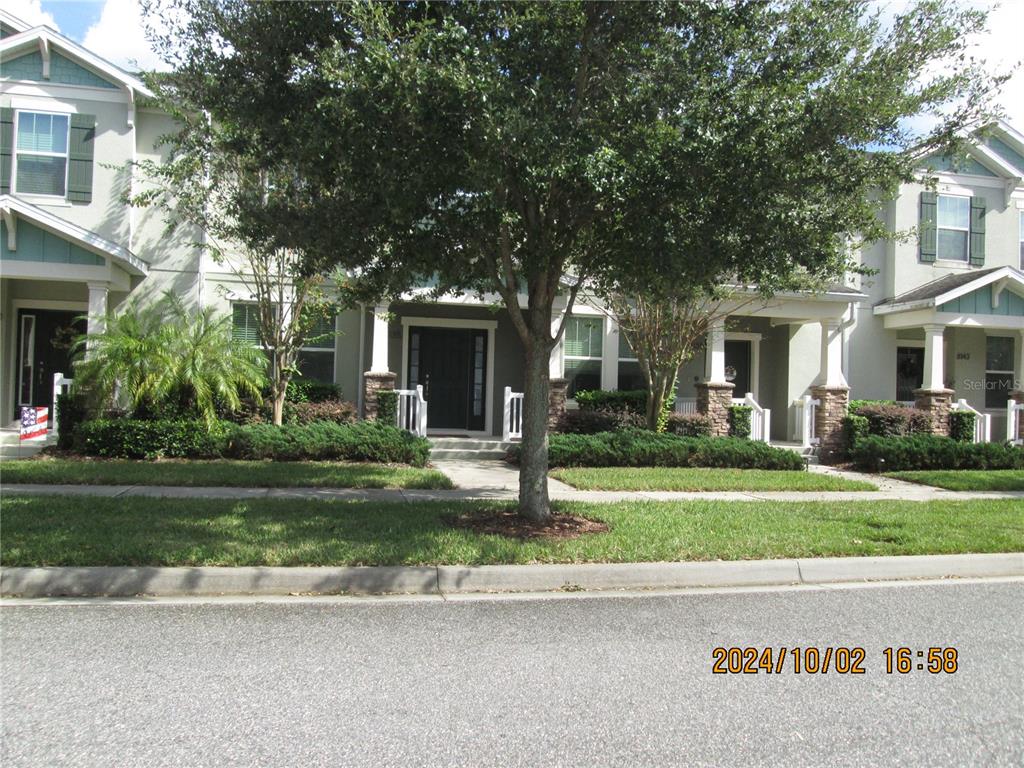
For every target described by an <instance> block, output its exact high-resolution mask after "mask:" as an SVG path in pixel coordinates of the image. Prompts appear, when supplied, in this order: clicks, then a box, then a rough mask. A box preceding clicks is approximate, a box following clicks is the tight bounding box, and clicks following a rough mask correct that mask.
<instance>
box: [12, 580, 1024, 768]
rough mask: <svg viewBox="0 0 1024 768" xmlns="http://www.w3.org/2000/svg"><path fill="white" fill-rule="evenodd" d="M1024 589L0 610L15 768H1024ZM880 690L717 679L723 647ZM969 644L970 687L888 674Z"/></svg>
mask: <svg viewBox="0 0 1024 768" xmlns="http://www.w3.org/2000/svg"><path fill="white" fill-rule="evenodd" d="M1022 609H1024V582H1019V581H1018V582H999V583H996V582H988V583H972V584H964V583H961V584H957V583H944V584H933V585H913V586H898V587H871V588H850V589H817V590H789V591H780V590H775V591H745V592H736V591H733V592H717V593H714V592H700V593H692V592H691V593H680V594H671V595H647V596H632V597H630V596H625V597H608V596H602V597H589V596H584V597H580V596H566V597H563V598H561V599H550V598H545V599H500V600H498V599H476V600H466V601H463V600H459V601H452V602H447V603H443V602H440V601H437V600H396V599H390V600H354V599H351V600H348V601H345V600H329V599H320V600H306V601H299V602H296V601H293V602H284V603H282V602H227V603H180V602H163V603H154V604H149V605H145V604H137V603H134V604H116V603H109V602H107V603H98V602H93V603H88V604H81V603H79V604H65V605H53V604H50V605H42V604H36V605H32V606H26V605H10V604H8V605H6V606H4V607H3V608H0V641H2V646H0V651H2V659H0V665H2V670H0V671H2V677H0V682H2V697H3V698H2V712H0V714H2V729H3V731H2V736H3V753H2V755H0V757H2V764H3V765H4V766H5V768H15V766H29V765H31V766H62V765H73V766H146V767H147V768H152V767H153V766H165V765H173V766H221V765H224V766H243V765H244V766H249V765H254V766H255V765H259V766H340V765H365V766H383V765H402V766H406V765H424V766H438V765H467V766H484V765H524V766H525V765H530V766H547V765H616V766H618V765H626V766H644V765H651V766H661V765H688V766H694V765H787V766H796V765H828V766H836V765H856V766H865V765H896V764H900V765H914V764H917V765H932V766H934V765H956V766H964V765H985V766H999V765H1007V766H1009V765H1012V766H1020V765H1022V764H1024V636H1022V635H1024V633H1022V629H1024V626H1022V621H1024V619H1022V617H1024V610H1022ZM720 645H721V646H756V647H759V648H763V647H765V646H768V645H770V646H773V647H776V648H777V647H779V646H786V647H792V646H818V647H822V648H824V647H826V646H847V647H849V646H863V647H865V649H866V652H867V656H866V660H865V663H864V666H865V674H863V675H859V676H851V675H839V674H835V672H834V670H833V671H832V672H830V673H829V674H827V675H823V674H816V675H810V674H807V673H803V674H800V675H797V674H794V673H793V672H792V667H791V666H789V665H787V667H786V669H785V671H784V672H783V673H781V674H772V675H765V674H757V675H730V674H726V675H715V674H712V673H711V651H712V648H713V647H714V646H720ZM890 645H892V646H908V647H911V648H913V649H919V648H927V647H929V646H951V647H955V648H957V649H958V651H959V669H958V671H957V672H956V673H955V674H941V675H937V676H936V675H930V674H928V673H927V672H919V671H916V670H915V671H913V672H911V673H910V674H908V675H903V676H901V675H889V674H886V672H885V663H884V657H883V656H882V649H883V648H884V647H886V646H890Z"/></svg>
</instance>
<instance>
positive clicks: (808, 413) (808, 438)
mask: <svg viewBox="0 0 1024 768" xmlns="http://www.w3.org/2000/svg"><path fill="white" fill-rule="evenodd" d="M793 405H794V406H796V434H797V439H799V440H800V445H802V446H803V447H804V448H810V447H811V446H812V445H817V443H818V442H819V438H818V437H817V435H816V434H815V429H814V421H815V418H814V417H815V411H816V410H817V408H818V406H819V405H821V401H820V400H815V399H814V398H813V397H811V396H810V395H804V396H803V397H801V398H800V399H798V400H794V401H793Z"/></svg>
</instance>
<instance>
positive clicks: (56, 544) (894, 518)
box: [0, 496, 1024, 566]
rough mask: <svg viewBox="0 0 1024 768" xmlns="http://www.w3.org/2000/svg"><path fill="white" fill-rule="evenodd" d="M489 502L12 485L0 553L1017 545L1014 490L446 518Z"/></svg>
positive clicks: (458, 559)
mask: <svg viewBox="0 0 1024 768" xmlns="http://www.w3.org/2000/svg"><path fill="white" fill-rule="evenodd" d="M498 506H501V505H498V504H496V503H478V504H469V503H464V502H463V503H446V502H429V503H420V504H409V503H394V504H384V503H374V502H348V503H345V502H336V501H331V502H327V501H300V500H279V499H257V500H246V501H236V500H229V499H190V500H187V501H185V500H179V499H139V498H124V497H122V498H81V497H59V496H58V497H55V496H48V497H31V496H15V497H9V498H5V499H4V500H3V522H4V531H3V537H2V539H0V562H2V563H3V564H4V565H6V566H44V565H54V566H59V565H69V566H70V565H73V566H89V565H122V566H142V565H154V566H190V565H221V566H241V565H285V566H298V565H423V564H497V563H538V562H539V563H583V562H643V561H682V560H715V559H722V560H740V559H758V558H781V557H824V556H856V555H921V554H939V553H942V554H949V553H959V552H1019V551H1024V502H1022V501H1018V500H1013V499H1011V500H1000V501H988V500H985V501H931V502H899V501H867V502H865V501H858V502H828V503H824V502H789V503H786V502H750V503H748V502H728V503H723V502H711V501H693V502H629V503H621V504H582V503H572V504H559V505H558V509H559V510H561V511H564V512H571V513H573V514H577V515H585V516H586V517H589V518H592V519H595V520H601V521H604V522H606V523H608V524H609V525H610V527H611V530H610V531H608V532H607V533H594V534H587V535H584V536H582V537H580V538H577V539H555V540H552V539H531V540H525V541H523V540H518V539H510V538H506V537H503V536H497V535H492V534H488V535H484V534H478V533H474V532H472V531H470V530H466V529H464V528H453V527H450V526H449V525H448V524H447V523H446V516H448V515H450V514H452V513H456V512H466V511H470V510H479V509H491V510H493V509H494V508H496V507H498Z"/></svg>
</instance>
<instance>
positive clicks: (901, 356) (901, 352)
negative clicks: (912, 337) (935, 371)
mask: <svg viewBox="0 0 1024 768" xmlns="http://www.w3.org/2000/svg"><path fill="white" fill-rule="evenodd" d="M923 382H924V347H896V399H897V400H899V401H901V402H906V401H909V400H913V399H914V390H915V389H920V388H921V384H922V383H923Z"/></svg>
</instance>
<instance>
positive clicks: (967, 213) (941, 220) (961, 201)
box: [936, 195, 971, 261]
mask: <svg viewBox="0 0 1024 768" xmlns="http://www.w3.org/2000/svg"><path fill="white" fill-rule="evenodd" d="M936 224H937V229H938V231H937V239H936V248H937V254H936V255H937V256H938V258H940V259H946V260H948V261H967V258H968V255H969V253H970V250H969V249H970V240H971V198H969V197H960V196H958V195H939V199H938V216H937V221H936Z"/></svg>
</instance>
